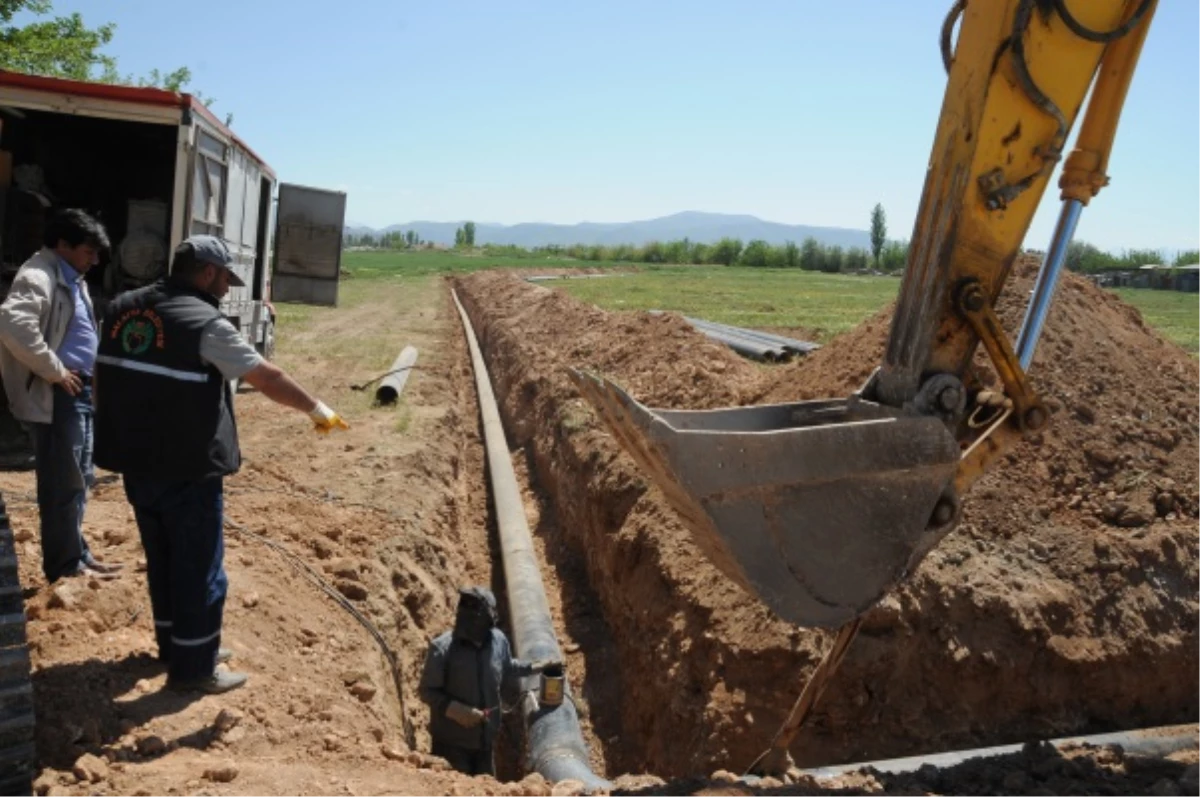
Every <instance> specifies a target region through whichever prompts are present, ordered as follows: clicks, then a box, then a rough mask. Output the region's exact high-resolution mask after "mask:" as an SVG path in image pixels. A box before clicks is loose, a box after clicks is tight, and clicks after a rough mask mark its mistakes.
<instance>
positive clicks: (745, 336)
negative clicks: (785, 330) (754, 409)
mask: <svg viewBox="0 0 1200 797" xmlns="http://www.w3.org/2000/svg"><path fill="white" fill-rule="evenodd" d="M684 320H685V321H687V322H688V323H689V324H691V325H692V326H693V327H695V329H696V330H697V331H698V332H700V333H701V334H703V335H705V336H707V337H709V338H711V339H712V340H715V341H717V342H719V343H724V344H725V345H726V346H728V347H729V348H731V349H733V350H734V351H736V352H737V353H738V354H740V355H742V356H743V357H751V358H753V359H755V360H764V361H766V362H784V361H787V360H790V359H791V358H792V357H793V356H795V355H797V354H808V353H809V352H812V351H816V350H817V349H819V348H820V346H818V345H817V344H816V343H811V342H809V341H807V340H797V339H796V338H788V337H784V336H783V335H773V334H771V333H770V332H759V331H758V330H756V329H745V328H744V327H734V326H730V325H729V324H718V323H716V322H714V321H705V320H704V319H702V318H689V317H687V316H684Z"/></svg>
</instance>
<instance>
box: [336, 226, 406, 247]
mask: <svg viewBox="0 0 1200 797" xmlns="http://www.w3.org/2000/svg"><path fill="white" fill-rule="evenodd" d="M425 243H426V242H425V241H422V240H421V236H419V235H417V233H416V231H414V230H408V231H407V232H401V231H400V230H394V231H392V232H385V233H384V234H383V235H374V234H372V233H363V234H362V235H356V234H354V233H349V234H347V235H345V236H343V237H342V246H344V247H345V248H347V249H349V248H350V247H352V246H365V247H368V248H371V249H413V248H415V247H418V246H421V245H422V244H425Z"/></svg>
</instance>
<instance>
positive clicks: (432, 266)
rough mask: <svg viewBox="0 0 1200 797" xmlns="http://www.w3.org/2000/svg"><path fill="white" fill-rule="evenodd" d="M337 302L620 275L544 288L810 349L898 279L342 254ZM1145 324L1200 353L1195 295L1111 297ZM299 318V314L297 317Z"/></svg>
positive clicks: (884, 297) (888, 293)
mask: <svg viewBox="0 0 1200 797" xmlns="http://www.w3.org/2000/svg"><path fill="white" fill-rule="evenodd" d="M342 264H343V268H344V269H345V270H346V271H347V272H348V277H347V279H346V280H345V281H344V283H343V286H342V292H343V295H344V296H345V297H346V298H347V299H350V300H351V301H353V300H354V299H356V298H359V297H365V296H366V295H368V294H369V293H370V290H371V289H370V284H369V281H370V280H372V279H381V278H383V279H386V278H392V279H397V278H398V279H412V278H418V277H432V276H434V275H438V274H453V273H466V272H470V271H478V270H480V269H486V268H514V267H517V268H523V269H529V270H531V271H536V270H537V269H539V268H545V269H557V268H582V267H601V268H603V267H610V268H611V267H620V268H623V269H637V271H636V272H626V273H622V274H620V275H614V276H612V277H609V278H605V279H594V280H561V281H557V282H552V283H547V284H548V285H551V286H553V287H555V288H558V289H561V290H564V291H566V292H568V293H570V294H571V295H572V296H575V297H576V298H578V299H581V300H583V301H586V302H590V303H592V304H595V305H597V306H599V307H601V308H604V309H606V310H673V311H676V312H680V313H684V314H685V315H692V316H697V317H700V318H706V319H708V320H710V321H717V322H720V323H725V324H734V325H737V326H748V327H760V328H761V327H777V328H790V329H800V330H805V331H806V332H807V334H808V335H809V336H810V337H811V338H812V339H814V340H816V341H817V342H826V341H828V340H829V339H830V338H832V337H834V336H835V335H838V334H840V333H842V332H845V331H846V330H848V329H851V328H853V327H854V326H855V325H857V324H858V323H860V322H861V321H862V320H863V319H865V318H867V317H868V316H870V315H871V314H872V313H874V312H876V311H877V310H878V309H879V308H880V307H882V306H883V305H884V304H885V303H887V302H888V301H890V300H891V299H892V298H894V297H895V295H896V291H897V290H898V289H899V286H900V280H899V279H897V278H896V277H857V276H849V275H846V274H820V273H815V272H810V271H796V270H792V269H762V268H738V267H730V268H726V267H723V266H668V265H663V266H647V265H645V264H633V263H603V262H602V263H592V262H582V261H579V260H572V259H569V258H515V257H484V256H480V255H464V254H458V253H452V252H346V253H345V254H344V255H343V257H342ZM1116 293H1117V294H1118V295H1119V296H1120V297H1121V298H1122V299H1124V300H1125V301H1127V302H1129V303H1130V304H1132V305H1133V306H1134V307H1136V308H1138V310H1140V311H1141V313H1142V315H1143V316H1144V317H1145V319H1146V322H1147V323H1148V324H1150V325H1151V326H1153V327H1154V328H1155V329H1157V330H1158V331H1159V332H1161V333H1162V334H1163V335H1165V336H1166V337H1167V338H1168V339H1169V340H1172V341H1174V342H1176V343H1178V344H1179V345H1180V346H1182V347H1183V348H1184V349H1186V350H1187V351H1189V352H1191V353H1192V354H1197V353H1200V304H1198V299H1197V296H1196V294H1194V293H1192V294H1188V293H1177V292H1174V291H1152V290H1138V289H1132V288H1122V289H1118V290H1117V291H1116ZM301 312H302V311H301Z"/></svg>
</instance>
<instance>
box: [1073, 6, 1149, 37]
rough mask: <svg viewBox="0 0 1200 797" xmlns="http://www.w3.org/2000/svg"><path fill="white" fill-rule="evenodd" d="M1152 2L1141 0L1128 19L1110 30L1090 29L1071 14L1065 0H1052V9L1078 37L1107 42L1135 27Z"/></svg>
mask: <svg viewBox="0 0 1200 797" xmlns="http://www.w3.org/2000/svg"><path fill="white" fill-rule="evenodd" d="M1153 4H1154V0H1142V4H1141V5H1140V6H1138V8H1137V11H1134V12H1133V15H1132V16H1130V17H1129V19H1127V20H1125V23H1124V24H1122V25H1118V26H1117V27H1115V28H1113V29H1112V30H1110V31H1098V30H1092V29H1091V28H1089V27H1087V26H1085V25H1084V24H1082V23H1081V22H1080V21H1079V20H1077V19H1075V17H1074V16H1073V15H1072V14H1071V10H1070V9H1069V8H1067V0H1054V10H1055V11H1057V12H1058V15H1059V16H1060V17H1062V21H1063V24H1065V25H1066V26H1067V27H1068V28H1070V29H1071V32H1072V33H1074V34H1075V35H1076V36H1078V37H1079V38H1081V39H1087V40H1088V41H1090V42H1099V43H1101V44H1107V43H1108V42H1110V41H1113V40H1115V39H1119V38H1121V37H1122V36H1124V35H1125V34H1126V33H1129V31H1131V30H1133V29H1134V28H1136V27H1137V25H1138V23H1139V22H1141V21H1142V17H1144V16H1146V12H1147V11H1149V10H1150V6H1152V5H1153Z"/></svg>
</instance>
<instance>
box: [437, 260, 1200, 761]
mask: <svg viewBox="0 0 1200 797" xmlns="http://www.w3.org/2000/svg"><path fill="white" fill-rule="evenodd" d="M1032 276H1033V271H1032V264H1030V263H1024V264H1022V267H1021V268H1020V269H1019V273H1018V275H1017V280H1018V281H1020V280H1026V281H1028V280H1030V279H1032ZM456 287H457V289H458V291H459V294H460V296H461V298H462V300H463V302H464V305H465V306H466V307H467V309H468V312H469V314H470V316H471V318H472V321H473V324H474V325H475V328H476V331H477V333H478V334H479V336H480V338H481V345H482V346H483V349H484V351H485V356H486V357H487V359H488V363H489V369H490V370H491V377H492V380H493V384H494V386H495V388H496V392H497V396H498V400H499V401H500V403H501V410H502V415H503V418H504V421H505V424H506V427H507V430H508V434H509V441H510V445H512V446H513V447H514V448H518V449H523V450H524V451H525V452H526V457H527V458H528V461H529V462H530V463H531V464H530V469H531V471H532V472H533V473H534V475H535V477H536V480H537V483H538V484H539V485H540V489H541V490H543V491H544V493H545V495H546V496H547V497H548V498H549V500H550V501H551V502H552V505H553V508H554V510H555V512H556V515H557V526H558V528H559V529H561V530H562V533H563V534H564V535H565V537H566V544H567V545H570V546H572V547H574V548H575V549H577V550H579V551H581V552H582V556H583V559H584V562H585V563H586V574H587V577H588V581H589V583H590V584H591V588H592V589H593V590H594V592H595V594H596V596H597V598H598V600H599V605H600V608H601V611H602V613H603V618H604V620H605V621H606V622H607V624H608V627H609V628H610V629H611V630H612V638H613V640H614V641H615V643H616V645H615V648H616V649H615V662H616V664H617V667H618V668H619V669H620V673H621V675H620V696H619V712H620V721H619V727H620V728H621V740H622V741H621V744H620V745H619V746H616V747H610V748H609V749H607V750H606V757H607V758H608V759H609V762H610V765H613V764H615V765H616V771H633V772H653V773H655V774H657V775H661V776H664V777H685V776H688V775H692V776H694V775H696V774H698V773H706V772H712V771H713V770H714V769H718V768H729V769H735V770H736V769H740V768H742V767H744V766H746V765H747V764H748V763H749V762H750V761H752V760H753V759H754V758H755V756H756V755H757V754H758V753H759V752H761V751H762V750H763V749H765V747H766V745H767V743H768V742H769V739H770V736H771V734H772V733H773V731H774V730H775V728H776V727H777V726H778V723H779V722H780V721H781V720H782V719H783V717H784V716H785V713H786V710H787V708H788V707H789V705H790V703H791V700H792V699H794V697H795V695H796V694H797V693H798V691H799V689H800V686H801V684H802V679H803V678H804V677H805V676H806V675H807V674H808V673H810V672H811V671H812V669H813V667H815V665H816V663H817V661H818V660H819V657H820V654H821V652H822V651H823V650H824V649H825V646H826V645H827V644H828V640H829V635H828V634H827V633H824V632H818V631H809V630H802V629H796V628H793V627H789V626H788V625H786V624H784V623H782V622H780V621H778V620H777V619H775V618H773V617H772V616H770V615H769V614H768V613H767V612H766V611H765V610H764V609H763V608H762V607H761V605H759V604H758V603H757V602H756V601H754V600H752V599H751V598H749V597H748V596H747V595H745V594H743V593H742V592H741V591H740V590H739V589H737V588H736V587H733V586H732V585H730V584H728V583H727V582H726V581H725V579H724V578H723V577H722V576H721V575H720V574H719V573H717V572H716V571H715V569H714V568H713V567H712V566H711V565H710V564H708V562H707V561H706V560H704V559H703V557H702V556H700V554H699V553H698V551H697V550H696V548H695V547H694V546H693V545H692V543H691V541H690V539H689V538H688V536H687V534H686V532H684V530H683V529H682V528H680V526H679V525H678V523H677V521H676V519H675V517H674V515H673V513H672V512H671V511H670V510H669V509H668V508H667V507H666V506H665V504H664V502H663V500H662V498H661V496H659V495H658V493H657V491H656V490H655V489H653V488H651V487H650V486H649V485H648V484H647V483H646V481H645V480H644V478H643V477H642V476H641V474H640V473H639V472H638V470H637V468H636V467H635V466H634V465H633V463H632V461H631V460H629V459H628V457H627V456H626V455H624V454H623V453H622V452H621V451H620V449H619V448H618V447H617V446H616V444H615V443H614V442H613V440H612V439H611V437H609V436H608V434H607V433H606V431H605V430H604V429H603V428H602V426H601V425H600V424H599V423H598V421H597V420H596V418H595V416H594V415H593V414H592V412H591V410H590V408H589V407H587V406H586V404H585V403H584V402H583V401H582V400H581V399H580V398H579V397H578V396H577V394H576V393H575V391H574V389H573V387H572V386H571V384H570V382H569V380H568V379H567V377H566V373H565V368H566V366H577V367H578V366H583V367H587V368H590V369H593V370H597V371H601V372H603V373H606V374H608V375H610V376H614V377H616V378H617V379H618V381H620V382H621V383H622V384H623V385H625V386H626V387H627V388H628V389H629V390H630V391H631V392H632V393H633V394H634V395H635V396H637V397H639V398H640V399H642V400H643V401H644V402H645V403H647V404H648V405H650V406H666V407H674V408H692V409H695V408H706V407H715V406H722V405H736V404H744V403H758V402H762V401H788V400H796V399H800V398H815V397H827V396H829V395H844V394H845V393H846V392H847V391H848V390H850V389H853V388H854V387H857V385H859V384H861V382H862V380H863V379H864V378H865V376H866V374H867V373H868V372H869V370H870V368H871V367H872V366H873V365H874V364H875V363H876V362H878V361H879V357H880V353H881V349H882V345H883V337H884V335H885V334H886V327H887V313H888V312H889V311H886V310H885V311H884V312H882V313H881V314H880V316H879V317H877V318H875V319H872V320H869V321H868V322H866V323H865V324H864V325H863V326H862V327H860V328H859V329H858V330H856V331H854V332H852V333H850V334H849V335H847V336H845V337H844V338H843V339H841V340H839V341H835V344H834V345H831V346H828V347H826V349H825V350H824V351H823V352H821V353H820V356H814V357H813V358H811V361H810V362H803V363H801V364H800V365H799V366H796V367H792V368H790V369H774V370H768V371H764V370H762V369H757V368H755V367H753V366H750V365H748V364H747V363H745V362H744V361H741V360H739V359H738V358H737V357H736V356H734V355H732V354H731V353H730V352H728V351H727V350H724V349H722V348H720V347H718V346H715V345H713V344H710V343H708V342H707V341H705V340H704V339H703V338H701V337H700V336H699V335H698V334H696V333H695V332H693V331H692V330H691V329H690V328H689V327H687V325H686V324H684V323H683V322H682V321H681V320H680V319H679V318H678V317H673V316H651V315H648V314H609V313H605V312H602V311H600V310H598V309H596V308H594V307H590V306H586V305H583V304H581V303H579V302H577V301H575V300H573V299H571V298H569V297H568V296H566V295H564V294H562V293H560V292H556V291H553V290H549V289H546V288H543V287H539V286H535V285H531V284H528V283H525V282H523V281H522V280H521V279H519V278H518V277H517V276H514V275H512V274H510V273H501V272H482V273H478V274H475V275H472V276H470V277H466V278H462V279H459V280H457V281H456ZM1010 294H1011V296H1020V295H1023V294H1022V292H1021V290H1020V289H1019V285H1018V286H1016V287H1014V289H1013V290H1012V291H1011V292H1010ZM1000 310H1001V314H1002V316H1003V317H1004V319H1005V321H1006V322H1007V323H1008V324H1009V325H1010V327H1011V326H1012V325H1014V324H1015V323H1017V322H1018V321H1019V319H1020V310H1021V308H1019V307H1018V306H1016V304H1015V303H1014V302H1012V301H1010V302H1009V303H1006V304H1004V305H1003V306H1002V307H1001V308H1000ZM839 344H840V345H839ZM1034 373H1035V380H1036V382H1037V384H1038V386H1039V389H1041V390H1043V391H1045V392H1046V393H1047V395H1049V396H1052V397H1053V398H1052V399H1051V402H1050V406H1051V408H1052V410H1053V411H1054V413H1055V415H1056V418H1055V426H1054V428H1053V429H1052V430H1051V431H1050V432H1047V433H1045V434H1043V435H1040V436H1037V437H1035V438H1034V439H1032V440H1030V441H1029V442H1028V443H1027V444H1024V445H1023V446H1022V448H1021V449H1020V450H1018V451H1017V452H1014V453H1013V454H1012V455H1010V456H1009V457H1008V459H1007V461H1006V463H1005V464H1004V465H1003V466H1002V467H1001V468H998V469H997V470H996V471H995V472H993V473H992V474H990V475H989V476H988V477H987V478H986V479H985V480H984V482H983V483H982V484H981V485H980V487H979V488H977V490H976V494H973V495H972V496H971V497H970V499H969V500H968V503H967V508H966V518H965V520H964V523H963V524H962V526H961V527H960V529H959V531H958V532H956V534H954V535H952V536H951V537H950V538H948V539H947V540H946V541H945V542H944V543H943V544H942V546H941V547H940V548H939V550H938V551H937V552H935V553H934V554H933V555H931V556H930V557H929V559H928V560H927V561H926V562H925V563H924V564H923V565H922V567H921V568H920V569H919V570H918V572H917V573H916V574H915V575H914V576H913V577H912V578H911V579H910V580H909V582H908V583H907V584H905V585H904V586H903V587H902V588H901V589H899V590H898V591H897V593H896V594H894V595H893V596H891V597H889V598H887V599H886V600H885V601H883V602H882V604H881V605H880V606H879V607H877V608H876V609H875V610H873V611H872V612H871V613H870V614H869V615H868V617H867V621H866V623H865V626H864V630H863V632H862V634H861V637H860V639H859V640H857V641H856V643H855V645H854V646H853V647H852V649H851V653H850V655H849V657H848V658H847V660H846V662H845V663H844V664H843V666H842V670H841V672H840V673H839V676H838V677H837V678H836V679H835V682H834V683H833V684H832V685H831V687H830V690H829V692H828V693H827V694H826V696H825V698H824V699H823V702H822V704H821V705H820V706H819V707H818V710H817V712H816V714H815V715H814V716H813V717H812V718H811V721H810V723H809V724H808V726H806V728H805V729H804V731H803V733H802V734H801V737H800V738H799V740H798V742H797V744H796V745H795V748H794V752H795V753H796V754H797V757H798V759H799V761H800V763H801V764H802V765H803V764H810V765H815V764H827V763H834V762H846V761H854V760H871V759H878V758H882V757H891V756H899V755H911V754H916V753H921V752H929V751H936V750H945V749H963V748H970V747H976V746H982V745H988V744H999V743H1010V742H1019V741H1023V740H1026V739H1029V738H1047V737H1054V736H1064V735H1072V734H1077V733H1087V732H1099V731H1106V730H1120V729H1131V728H1137V727H1147V726H1153V725H1165V724H1172V723H1179V722H1188V723H1190V722H1195V720H1196V715H1197V686H1196V684H1197V677H1196V676H1197V669H1198V667H1197V617H1198V614H1197V601H1196V597H1195V595H1196V587H1197V539H1196V536H1195V524H1196V516H1197V476H1196V461H1197V455H1196V452H1197V443H1196V437H1197V435H1196V411H1195V407H1196V404H1197V382H1196V368H1195V363H1194V360H1192V358H1190V357H1188V356H1187V354H1186V353H1184V352H1183V351H1182V350H1180V349H1178V347H1175V346H1173V345H1172V344H1169V343H1167V342H1165V341H1163V340H1162V339H1161V338H1159V337H1158V336H1157V335H1156V334H1155V333H1154V332H1153V331H1152V330H1150V329H1149V328H1147V327H1146V326H1145V324H1144V323H1143V322H1142V321H1141V319H1140V317H1139V316H1137V313H1136V311H1133V310H1132V309H1131V308H1129V307H1127V306H1125V305H1123V304H1122V303H1121V302H1120V301H1119V300H1117V299H1116V297H1113V296H1111V295H1110V294H1106V293H1104V292H1102V291H1100V290H1099V289H1096V288H1094V287H1093V286H1091V285H1090V284H1088V283H1086V282H1085V281H1083V280H1078V279H1074V278H1071V279H1068V280H1067V283H1066V284H1065V285H1064V287H1063V290H1062V292H1061V298H1060V300H1059V304H1058V305H1057V306H1056V309H1055V312H1054V313H1053V314H1052V317H1051V320H1050V324H1049V327H1048V331H1047V335H1046V338H1045V342H1044V344H1043V346H1042V350H1041V352H1040V353H1039V361H1038V363H1037V364H1036V366H1035V371H1034ZM581 584H582V582H581ZM586 688H587V687H586V684H585V689H586ZM610 771H612V770H611V769H610Z"/></svg>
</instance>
